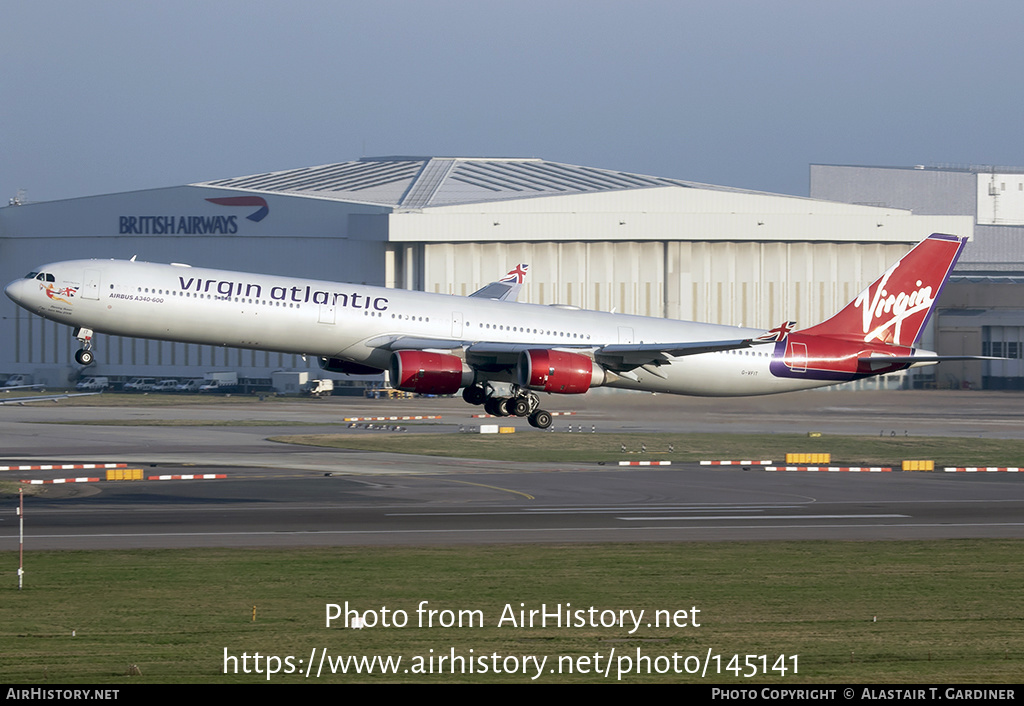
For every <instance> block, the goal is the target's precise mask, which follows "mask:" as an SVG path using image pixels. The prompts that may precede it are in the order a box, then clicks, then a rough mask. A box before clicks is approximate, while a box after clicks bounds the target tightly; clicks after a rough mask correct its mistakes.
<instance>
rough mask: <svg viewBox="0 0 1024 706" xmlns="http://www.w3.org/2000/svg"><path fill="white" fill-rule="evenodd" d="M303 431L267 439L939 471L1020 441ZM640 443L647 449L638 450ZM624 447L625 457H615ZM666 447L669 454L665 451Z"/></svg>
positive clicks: (449, 451)
mask: <svg viewBox="0 0 1024 706" xmlns="http://www.w3.org/2000/svg"><path fill="white" fill-rule="evenodd" d="M525 433H526V434H529V442H530V443H529V444H524V443H523V440H522V439H520V438H519V437H520V436H521V435H520V434H519V433H516V434H501V435H499V434H493V435H479V434H402V435H386V436H384V435H381V436H369V435H355V434H320V435H317V434H303V435H293V436H276V437H272V439H271V440H272V441H279V442H283V443H292V444H307V445H312V446H328V447H334V448H341V449H359V450H364V451H387V452H390V453H409V454H421V455H427V456H454V457H465V458H481V459H491V460H506V459H509V458H515V459H516V460H518V461H527V462H568V463H572V462H577V463H587V462H601V461H605V462H615V461H618V460H638V459H641V458H643V459H649V460H658V461H676V462H680V463H683V462H693V461H700V460H720V461H724V460H736V461H739V460H743V459H749V460H761V459H771V460H773V461H775V462H776V463H780V464H781V463H783V462H784V461H785V455H786V453H831V454H832V462H833V463H843V464H869V465H893V464H895V465H897V466H898V465H899V464H900V462H901V461H902V460H904V459H926V460H934V461H935V463H936V467H941V466H965V465H970V466H1024V440H1019V439H970V438H943V437H924V436H921V437H863V436H821V437H816V438H811V437H808V436H806V435H802V434H760V435H759V434H590V433H586V432H584V433H582V434H580V433H575V432H574V433H571V434H569V433H566V432H556V433H537V432H525ZM641 444H645V445H646V446H647V451H646V452H645V453H641V452H640V449H641ZM622 446H625V447H626V453H623V452H622ZM670 446H673V447H674V451H670V450H669V447H670Z"/></svg>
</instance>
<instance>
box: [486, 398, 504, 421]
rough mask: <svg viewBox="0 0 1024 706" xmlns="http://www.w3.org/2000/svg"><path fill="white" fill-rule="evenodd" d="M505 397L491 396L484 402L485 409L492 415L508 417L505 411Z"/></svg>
mask: <svg viewBox="0 0 1024 706" xmlns="http://www.w3.org/2000/svg"><path fill="white" fill-rule="evenodd" d="M506 399H507V398H505V397H491V398H489V399H488V400H487V401H486V402H484V411H485V412H487V413H488V414H489V415H491V416H492V417H507V416H508V415H507V414H506V413H505V400H506Z"/></svg>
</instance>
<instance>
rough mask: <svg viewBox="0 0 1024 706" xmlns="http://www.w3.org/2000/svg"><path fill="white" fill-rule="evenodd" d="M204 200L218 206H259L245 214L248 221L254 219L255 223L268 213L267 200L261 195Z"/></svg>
mask: <svg viewBox="0 0 1024 706" xmlns="http://www.w3.org/2000/svg"><path fill="white" fill-rule="evenodd" d="M206 200H207V201H209V202H210V203H215V204H217V205H218V206H258V207H259V208H257V209H256V210H255V211H253V212H252V213H250V214H249V215H248V216H246V218H248V219H249V220H250V221H254V222H256V223H259V222H260V221H262V220H263V219H264V218H266V217H267V214H268V213H270V207H269V206H267V200H266V199H264V198H263V197H261V196H229V197H224V198H216V199H206Z"/></svg>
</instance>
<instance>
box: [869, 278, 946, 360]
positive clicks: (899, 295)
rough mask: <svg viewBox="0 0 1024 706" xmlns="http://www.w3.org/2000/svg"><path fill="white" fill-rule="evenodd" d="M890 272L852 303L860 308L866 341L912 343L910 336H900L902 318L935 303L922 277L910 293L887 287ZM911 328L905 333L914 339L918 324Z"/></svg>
mask: <svg viewBox="0 0 1024 706" xmlns="http://www.w3.org/2000/svg"><path fill="white" fill-rule="evenodd" d="M892 273H893V270H889V271H888V272H886V273H885V275H883V277H882V279H881V280H879V282H878V285H877V286H876V287H875V291H874V293H871V291H870V290H865V291H863V292H861V293H860V294H859V295H858V296H857V299H856V300H854V302H853V304H854V306H856V307H861V309H862V310H861V315H862V317H863V323H864V341H865V342H870V341H873V340H879V341H883V342H885V343H896V344H899V345H908V344H909V343H913V340H911V341H909V342H904V341H903V339H902V335H903V324H904V322H906V321H907V319H909V318H911V317H912V316H914V315H916V314H921V313H925V312H927V311H928V310H929V309H931V307H932V304H934V303H935V298H934V297H933V296H932V288H931V287H930V286H927V285H922V282H921V280H917V281H916V282H915V284H914V286H916V287H917V289H915V290H913V291H911V292H909V293H908V292H906V291H900V292H896V293H892V292H888V291H886V285H887V284H888V282H889V277H890V276H891V275H892ZM911 328H912V332H908V333H910V334H911V339H913V338H916V337H917V333H918V329H919V328H920V324H917V325H913V326H911Z"/></svg>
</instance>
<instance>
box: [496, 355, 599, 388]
mask: <svg viewBox="0 0 1024 706" xmlns="http://www.w3.org/2000/svg"><path fill="white" fill-rule="evenodd" d="M516 381H517V382H518V383H519V385H520V386H522V387H528V388H530V389H531V390H543V391H544V392H555V393H558V394H562V395H573V394H579V393H582V392H586V391H587V390H589V389H590V388H592V387H598V386H600V385H603V384H604V382H605V375H604V369H603V368H601V366H599V365H597V364H596V363H594V361H592V360H591V359H590V358H588V357H587V356H585V355H580V354H579V353H566V352H565V351H553V350H547V349H536V350H529V351H523V352H522V353H520V354H519V361H518V362H517V363H516Z"/></svg>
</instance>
